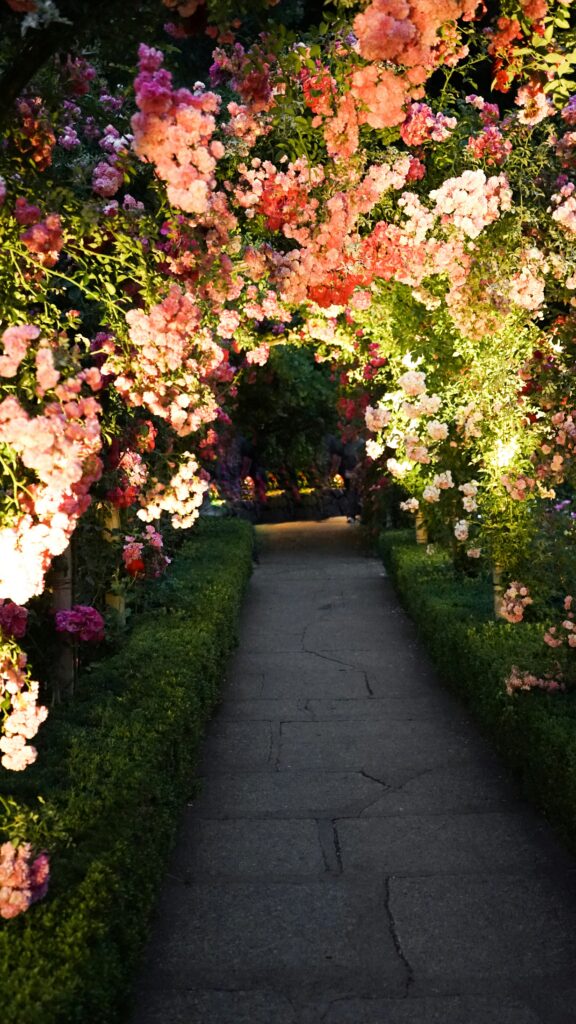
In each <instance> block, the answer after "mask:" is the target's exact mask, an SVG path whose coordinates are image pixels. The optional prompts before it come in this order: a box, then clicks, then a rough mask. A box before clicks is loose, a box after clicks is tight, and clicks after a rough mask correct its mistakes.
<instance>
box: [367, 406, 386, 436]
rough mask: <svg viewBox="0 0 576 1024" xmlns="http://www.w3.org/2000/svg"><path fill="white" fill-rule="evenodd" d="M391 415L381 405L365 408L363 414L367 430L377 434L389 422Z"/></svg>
mask: <svg viewBox="0 0 576 1024" xmlns="http://www.w3.org/2000/svg"><path fill="white" fill-rule="evenodd" d="M391 415H392V414H391V413H390V411H389V410H388V409H386V408H385V407H384V406H383V405H377V406H372V405H368V406H367V407H366V412H365V413H364V416H365V420H366V426H367V427H368V430H372V431H373V432H374V433H377V431H379V430H383V429H384V427H385V426H387V424H388V423H389V422H390V419H391Z"/></svg>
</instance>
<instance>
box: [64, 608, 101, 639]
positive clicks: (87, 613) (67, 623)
mask: <svg viewBox="0 0 576 1024" xmlns="http://www.w3.org/2000/svg"><path fill="white" fill-rule="evenodd" d="M56 629H57V631H58V632H59V633H69V634H70V635H71V636H73V637H74V638H76V639H78V640H82V641H83V642H85V643H100V641H102V640H103V639H104V632H105V627H104V619H103V618H102V616H101V615H100V612H98V611H96V609H95V608H92V607H91V606H90V605H83V604H75V605H73V607H72V608H68V609H65V610H63V611H59V612H56Z"/></svg>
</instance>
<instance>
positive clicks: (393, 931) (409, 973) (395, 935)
mask: <svg viewBox="0 0 576 1024" xmlns="http://www.w3.org/2000/svg"><path fill="white" fill-rule="evenodd" d="M384 902H385V906H386V912H387V914H388V920H389V921H390V935H391V936H392V942H393V943H394V949H395V950H396V953H397V955H398V957H399V959H400V960H401V962H402V963H403V964H404V967H405V968H406V991H405V992H404V998H405V999H406V998H407V997H408V995H409V992H410V988H411V986H412V985H413V984H414V971H413V969H412V965H411V963H410V961H409V960H408V957H407V956H406V953H405V952H404V949H403V947H402V941H401V939H400V934H399V932H398V926H397V924H396V920H395V918H394V914H393V912H392V893H391V890H390V879H389V878H387V879H386V881H385V883H384Z"/></svg>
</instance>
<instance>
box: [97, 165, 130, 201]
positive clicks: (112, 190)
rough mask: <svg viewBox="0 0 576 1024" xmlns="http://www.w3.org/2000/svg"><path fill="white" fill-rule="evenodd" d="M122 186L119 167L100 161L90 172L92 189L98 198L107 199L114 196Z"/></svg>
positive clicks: (122, 181) (122, 176) (121, 174)
mask: <svg viewBox="0 0 576 1024" xmlns="http://www.w3.org/2000/svg"><path fill="white" fill-rule="evenodd" d="M123 184H124V174H123V173H122V171H121V170H120V168H119V167H115V166H114V165H113V164H109V163H108V162H107V161H105V160H102V161H100V163H98V164H96V166H95V168H94V171H93V172H92V188H93V189H94V191H95V192H96V194H97V195H99V196H104V197H105V198H109V197H111V196H114V195H116V193H117V191H118V189H119V188H121V187H122V185H123Z"/></svg>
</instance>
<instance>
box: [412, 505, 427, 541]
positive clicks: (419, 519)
mask: <svg viewBox="0 0 576 1024" xmlns="http://www.w3.org/2000/svg"><path fill="white" fill-rule="evenodd" d="M414 527H415V530H416V543H417V544H427V543H428V527H427V526H426V523H425V522H424V516H423V515H422V513H421V512H417V513H416V517H415V520H414Z"/></svg>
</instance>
